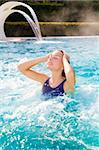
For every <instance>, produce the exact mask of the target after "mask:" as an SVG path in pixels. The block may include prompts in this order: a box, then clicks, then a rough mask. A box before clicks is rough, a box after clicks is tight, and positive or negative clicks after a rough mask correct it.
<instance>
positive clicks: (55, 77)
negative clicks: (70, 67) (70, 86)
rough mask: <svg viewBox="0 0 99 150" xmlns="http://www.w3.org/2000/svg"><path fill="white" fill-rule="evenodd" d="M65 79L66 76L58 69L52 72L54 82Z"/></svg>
mask: <svg viewBox="0 0 99 150" xmlns="http://www.w3.org/2000/svg"><path fill="white" fill-rule="evenodd" d="M63 79H64V77H63V76H62V73H61V72H57V71H56V72H55V71H53V72H52V76H51V81H52V82H53V83H58V82H59V81H60V82H61V81H62V80H63Z"/></svg>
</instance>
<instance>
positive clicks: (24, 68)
mask: <svg viewBox="0 0 99 150" xmlns="http://www.w3.org/2000/svg"><path fill="white" fill-rule="evenodd" d="M47 59H48V56H44V57H41V58H35V59H33V60H29V61H27V62H24V63H22V64H19V65H18V69H19V70H20V72H22V73H23V74H24V75H25V76H27V77H29V78H31V79H33V80H35V81H38V82H40V83H42V84H43V83H44V82H45V81H46V80H47V79H48V76H47V75H45V74H43V73H39V72H37V71H34V70H32V69H31V68H32V67H33V66H35V65H37V64H39V63H42V62H46V61H47Z"/></svg>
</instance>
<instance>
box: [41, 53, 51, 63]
mask: <svg viewBox="0 0 99 150" xmlns="http://www.w3.org/2000/svg"><path fill="white" fill-rule="evenodd" d="M50 55H51V54H48V55H46V56H43V57H42V62H46V61H47V60H48V58H49V56H50Z"/></svg>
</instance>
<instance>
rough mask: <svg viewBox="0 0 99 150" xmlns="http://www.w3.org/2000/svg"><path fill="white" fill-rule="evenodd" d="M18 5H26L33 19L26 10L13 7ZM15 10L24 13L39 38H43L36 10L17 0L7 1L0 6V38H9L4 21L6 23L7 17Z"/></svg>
mask: <svg viewBox="0 0 99 150" xmlns="http://www.w3.org/2000/svg"><path fill="white" fill-rule="evenodd" d="M16 6H24V7H26V8H27V9H28V10H29V11H30V13H31V15H32V17H33V19H31V17H30V16H29V15H28V14H26V13H25V12H23V11H21V10H16V9H13V8H14V7H16ZM15 12H18V13H20V14H22V15H23V16H24V17H25V18H26V20H27V21H28V23H29V24H30V26H31V28H32V30H33V32H34V34H35V36H36V37H37V39H38V40H41V39H42V37H41V32H40V26H39V23H38V19H37V16H36V14H35V12H34V10H33V9H32V8H31V7H30V6H28V5H27V4H24V3H22V2H15V1H11V2H6V3H4V4H3V5H1V6H0V40H5V41H6V40H8V38H7V37H6V35H5V32H4V23H5V20H6V18H7V17H8V16H9V15H10V14H12V13H15ZM33 20H34V21H33Z"/></svg>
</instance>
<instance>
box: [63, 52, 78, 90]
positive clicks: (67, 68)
mask: <svg viewBox="0 0 99 150" xmlns="http://www.w3.org/2000/svg"><path fill="white" fill-rule="evenodd" d="M68 60H69V57H68V55H66V54H65V53H64V55H63V65H64V72H65V76H66V82H65V83H64V90H65V91H74V89H75V82H76V81H75V72H74V70H73V68H72V66H71V65H70V64H69V63H68Z"/></svg>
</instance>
